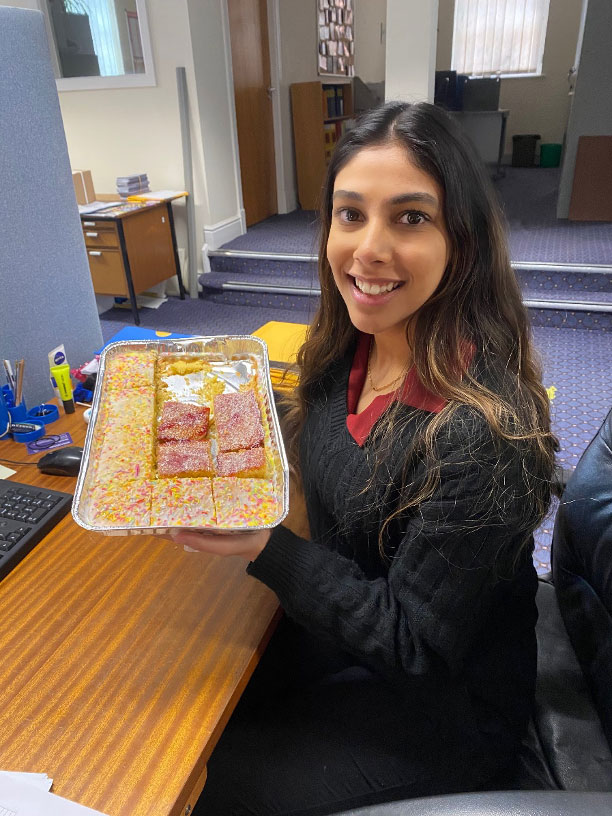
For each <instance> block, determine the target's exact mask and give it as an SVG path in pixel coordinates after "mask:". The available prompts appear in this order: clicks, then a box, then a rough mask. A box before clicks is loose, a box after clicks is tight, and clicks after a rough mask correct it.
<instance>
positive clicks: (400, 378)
mask: <svg viewBox="0 0 612 816" xmlns="http://www.w3.org/2000/svg"><path fill="white" fill-rule="evenodd" d="M371 359H372V346H371V345H370V350H369V351H368V382H369V383H370V388H371V389H372V391H376V392H379V391H385V390H386V389H387V388H391V386H392V385H395V383H397V382H399V381H400V380H403V379H404V377H405V376H406V371H407V369H408V366H407V365H406V366H405V367H404V370H403V371H402V373H401V374H399V375H398V376H397V377H396V378H395V379H394V380H391V382H388V383H387V384H386V385H379V386H378V388H377V387H376V386H375V385H374V383H373V382H372V372H371V370H370V360H371Z"/></svg>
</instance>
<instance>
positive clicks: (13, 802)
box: [0, 774, 105, 816]
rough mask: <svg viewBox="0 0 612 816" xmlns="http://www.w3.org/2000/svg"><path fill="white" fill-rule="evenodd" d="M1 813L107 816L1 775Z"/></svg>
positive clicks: (26, 815)
mask: <svg viewBox="0 0 612 816" xmlns="http://www.w3.org/2000/svg"><path fill="white" fill-rule="evenodd" d="M0 813H2V816H105V814H104V813H102V812H101V811H99V810H92V809H91V808H88V807H85V805H79V804H78V803H77V802H71V801H70V800H69V799H64V798H63V797H61V796H56V795H55V794H54V793H48V792H47V791H44V790H40V789H39V788H37V787H35V786H34V785H32V784H31V783H30V782H23V781H22V780H19V779H16V778H14V777H13V776H12V775H7V774H0Z"/></svg>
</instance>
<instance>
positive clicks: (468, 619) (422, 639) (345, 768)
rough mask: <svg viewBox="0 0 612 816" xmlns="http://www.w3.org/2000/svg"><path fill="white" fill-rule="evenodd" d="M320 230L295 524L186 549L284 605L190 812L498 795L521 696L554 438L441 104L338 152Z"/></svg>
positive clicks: (531, 657) (351, 138)
mask: <svg viewBox="0 0 612 816" xmlns="http://www.w3.org/2000/svg"><path fill="white" fill-rule="evenodd" d="M321 221H322V234H321V243H320V249H319V278H320V283H321V304H320V308H319V310H318V312H317V314H316V316H315V319H314V321H313V324H312V326H311V327H310V329H309V332H308V335H307V339H306V342H305V343H304V345H303V346H302V349H301V350H300V352H299V355H298V364H299V366H300V381H299V385H298V387H297V388H296V389H295V391H294V392H292V393H291V394H290V395H288V397H287V399H286V401H285V404H284V406H283V408H284V410H283V425H284V435H285V441H286V443H287V448H288V452H289V457H290V461H291V464H292V467H293V471H294V474H295V475H296V476H297V477H298V478H299V480H300V484H301V487H302V491H303V496H304V500H305V505H306V509H307V513H308V521H309V525H310V535H309V536H308V537H303V536H302V535H297V534H296V533H294V532H292V530H291V529H289V528H288V527H286V526H283V525H280V526H278V527H276V528H275V529H274V530H272V531H271V532H270V535H269V537H268V535H267V533H268V531H266V539H265V540H249V542H247V543H245V542H242V543H240V542H237V541H235V540H226V541H222V542H219V541H217V542H211V541H209V540H208V539H206V538H205V537H203V536H202V537H199V536H198V534H197V533H193V534H192V536H193V537H192V539H191V540H190V542H189V544H190V546H193V547H194V548H197V549H211V550H212V547H213V546H214V552H217V553H219V554H227V555H229V554H241V555H242V556H243V557H245V558H250V559H251V563H250V564H249V565H248V567H247V571H248V573H249V574H250V575H252V576H253V577H254V578H257V579H258V580H259V581H262V582H263V583H265V584H266V585H267V586H269V587H270V588H271V589H272V590H274V592H276V594H277V595H278V597H279V599H280V602H281V604H282V606H283V608H284V610H285V613H286V617H285V619H284V621H283V623H282V625H281V626H280V627H279V630H278V631H277V632H276V633H275V635H274V636H273V638H272V641H271V643H270V646H269V647H268V651H267V652H266V654H265V656H264V658H263V660H262V663H261V664H260V666H259V668H258V669H257V671H256V673H255V675H254V679H253V682H252V683H251V685H250V687H249V688H248V689H247V691H246V693H245V695H244V697H243V698H242V700H241V702H240V704H239V706H238V708H237V709H236V712H235V714H234V716H233V718H232V720H231V721H230V723H229V724H228V727H227V729H226V730H225V732H224V733H223V735H222V737H221V739H220V741H219V744H218V745H217V747H216V748H215V751H214V753H213V755H212V757H211V759H210V762H209V765H208V780H207V783H206V786H205V788H204V792H203V794H202V796H201V798H200V802H199V803H198V806H197V808H196V811H195V813H196V814H197V816H203V815H204V814H214V816H221V815H222V814H232V813H251V814H262V816H263V814H266V816H272V814H274V815H275V816H280V814H291V815H292V816H306V814H308V816H315V815H316V816H322V814H328V813H334V812H337V811H344V810H350V809H351V808H356V807H359V806H363V805H370V804H374V803H376V802H382V801H390V800H393V799H399V798H406V797H409V796H424V795H431V794H443V793H449V792H452V791H468V790H474V789H482V788H486V787H488V786H491V787H497V788H505V787H506V786H507V785H510V784H511V783H512V774H513V770H514V767H515V763H516V759H517V754H518V750H519V746H520V743H521V739H522V737H523V735H524V732H525V730H526V727H527V722H528V719H529V714H530V709H531V706H532V703H533V698H534V685H535V674H536V646H535V631H534V627H535V621H536V617H537V614H536V608H535V592H536V586H537V578H536V573H535V569H534V566H533V561H532V551H533V537H532V532H533V530H534V528H535V527H536V526H537V524H538V523H539V521H540V520H541V518H542V517H543V515H544V514H545V512H546V510H547V508H548V504H549V500H550V492H551V490H550V488H551V485H550V482H551V478H552V473H553V461H554V450H555V446H556V440H555V438H554V437H553V436H552V434H551V432H550V419H549V414H548V399H547V396H546V393H545V391H544V389H543V387H542V384H541V382H540V377H539V371H538V367H537V365H536V364H535V362H534V359H533V356H532V352H531V347H530V340H529V332H528V327H527V319H526V315H525V311H524V308H523V305H522V302H521V297H520V292H519V288H518V285H517V282H516V280H515V278H514V274H513V272H512V269H511V267H510V263H509V258H508V253H507V248H506V244H505V237H504V231H503V227H502V222H501V218H500V214H499V211H498V208H497V203H496V199H495V196H494V194H493V193H492V191H491V190H490V188H489V183H488V179H487V177H486V173H485V172H484V168H483V167H481V165H480V163H479V161H478V159H476V158H475V156H474V154H473V152H472V150H471V148H470V147H469V145H468V144H467V143H466V142H464V140H463V138H462V137H461V135H460V134H459V133H458V132H457V130H456V129H455V126H454V124H453V122H452V121H451V120H450V118H449V117H448V116H447V115H446V114H444V112H443V111H441V110H440V109H438V108H435V107H433V106H431V105H427V104H416V105H412V106H410V105H406V104H403V103H399V102H393V103H389V104H387V105H385V106H383V107H381V108H378V109H375V110H373V111H369V112H368V113H366V114H365V115H364V117H363V118H362V119H361V120H360V121H359V122H358V124H357V126H356V127H355V128H354V130H351V131H350V132H349V133H348V134H347V135H346V136H345V137H344V138H343V139H342V140H341V141H340V142H339V143H338V146H337V148H336V150H335V152H334V155H333V157H332V160H331V162H330V165H329V168H328V174H327V178H326V181H325V186H324V190H323V207H322V212H321ZM228 538H231V537H228ZM234 538H235V537H234ZM185 543H187V542H185Z"/></svg>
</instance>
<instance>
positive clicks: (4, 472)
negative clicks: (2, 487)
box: [0, 465, 17, 479]
mask: <svg viewBox="0 0 612 816" xmlns="http://www.w3.org/2000/svg"><path fill="white" fill-rule="evenodd" d="M15 473H17V471H16V470H11V469H10V468H7V467H4V465H0V479H8V477H9V476H13V475H14V474H15Z"/></svg>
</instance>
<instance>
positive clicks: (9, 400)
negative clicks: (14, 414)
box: [0, 385, 15, 408]
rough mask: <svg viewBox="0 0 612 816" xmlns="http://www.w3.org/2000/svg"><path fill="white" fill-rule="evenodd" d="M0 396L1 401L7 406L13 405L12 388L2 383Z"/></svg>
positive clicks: (11, 406)
mask: <svg viewBox="0 0 612 816" xmlns="http://www.w3.org/2000/svg"><path fill="white" fill-rule="evenodd" d="M0 396H1V397H2V401H3V402H4V404H5V405H6V407H7V408H13V407H14V405H15V395H14V394H13V389H12V388H11V387H10V386H8V385H3V386H2V388H0Z"/></svg>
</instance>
